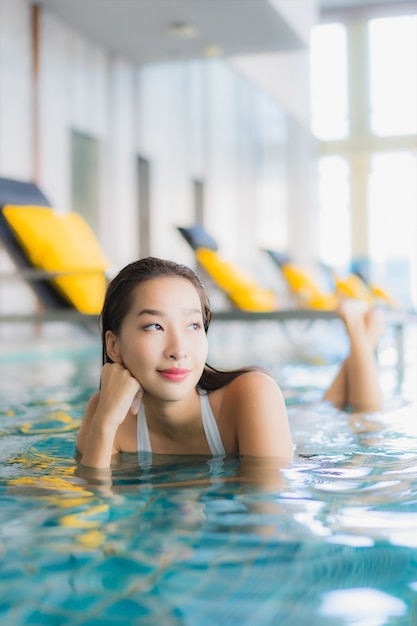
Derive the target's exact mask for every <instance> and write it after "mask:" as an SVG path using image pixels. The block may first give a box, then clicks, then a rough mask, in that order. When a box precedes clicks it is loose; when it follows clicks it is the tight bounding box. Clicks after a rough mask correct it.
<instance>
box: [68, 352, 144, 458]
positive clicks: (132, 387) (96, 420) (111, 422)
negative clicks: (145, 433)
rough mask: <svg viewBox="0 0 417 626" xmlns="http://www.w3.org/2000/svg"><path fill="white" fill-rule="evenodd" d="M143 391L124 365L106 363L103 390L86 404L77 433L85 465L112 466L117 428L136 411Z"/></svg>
mask: <svg viewBox="0 0 417 626" xmlns="http://www.w3.org/2000/svg"><path fill="white" fill-rule="evenodd" d="M142 393H143V390H142V387H141V386H140V384H139V382H138V381H137V380H136V378H134V377H133V376H132V375H131V374H130V372H129V370H127V369H126V368H125V367H123V366H122V365H120V364H119V363H106V364H105V365H104V366H103V368H102V371H101V388H100V391H99V392H98V393H96V394H95V395H94V396H93V397H92V398H91V399H90V401H89V403H88V404H87V408H86V411H85V414H84V417H83V421H82V424H81V428H80V432H79V435H78V440H77V448H78V450H79V451H80V453H81V454H82V457H81V463H82V464H83V465H86V466H88V467H96V468H105V467H110V464H111V457H112V455H113V454H116V453H117V452H118V449H117V447H116V445H115V438H116V433H117V429H118V428H119V426H120V425H121V424H122V423H123V422H124V420H125V419H126V416H127V414H128V413H129V411H131V412H132V413H134V414H136V413H137V410H138V407H139V403H140V400H141V397H142Z"/></svg>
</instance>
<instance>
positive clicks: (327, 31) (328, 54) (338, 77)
mask: <svg viewBox="0 0 417 626" xmlns="http://www.w3.org/2000/svg"><path fill="white" fill-rule="evenodd" d="M311 109H312V130H313V133H314V134H315V135H316V137H318V138H319V139H322V140H332V139H344V138H345V137H347V135H348V132H349V125H348V98H347V40H346V28H345V27H344V26H343V25H342V24H325V25H323V26H317V27H316V28H314V29H313V32H312V41H311Z"/></svg>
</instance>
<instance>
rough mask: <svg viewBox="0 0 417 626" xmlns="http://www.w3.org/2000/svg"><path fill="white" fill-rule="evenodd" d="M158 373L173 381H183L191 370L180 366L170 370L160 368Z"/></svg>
mask: <svg viewBox="0 0 417 626" xmlns="http://www.w3.org/2000/svg"><path fill="white" fill-rule="evenodd" d="M158 373H159V374H160V375H161V376H163V377H164V378H166V379H168V380H171V381H172V382H177V383H178V382H181V381H183V380H185V379H186V378H187V376H188V374H189V373H190V370H184V369H179V368H172V369H168V370H158Z"/></svg>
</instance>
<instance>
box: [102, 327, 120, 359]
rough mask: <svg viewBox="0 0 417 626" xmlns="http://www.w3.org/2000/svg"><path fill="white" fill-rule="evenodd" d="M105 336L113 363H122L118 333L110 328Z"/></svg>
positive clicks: (108, 353) (108, 354) (107, 350)
mask: <svg viewBox="0 0 417 626" xmlns="http://www.w3.org/2000/svg"><path fill="white" fill-rule="evenodd" d="M105 337H106V353H107V356H109V357H110V358H111V360H112V361H113V363H120V364H122V359H121V356H120V349H119V340H118V339H117V337H116V335H115V334H114V333H113V332H112V331H111V330H108V331H106V336H105Z"/></svg>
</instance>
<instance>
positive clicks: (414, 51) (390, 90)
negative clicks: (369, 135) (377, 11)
mask: <svg viewBox="0 0 417 626" xmlns="http://www.w3.org/2000/svg"><path fill="white" fill-rule="evenodd" d="M369 77H370V105H371V111H370V114H371V115H370V118H371V119H370V121H371V129H372V131H373V132H374V133H375V134H376V135H379V136H384V135H402V134H416V133H417V16H415V15H404V16H401V17H396V18H381V19H377V20H371V21H370V22H369Z"/></svg>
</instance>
